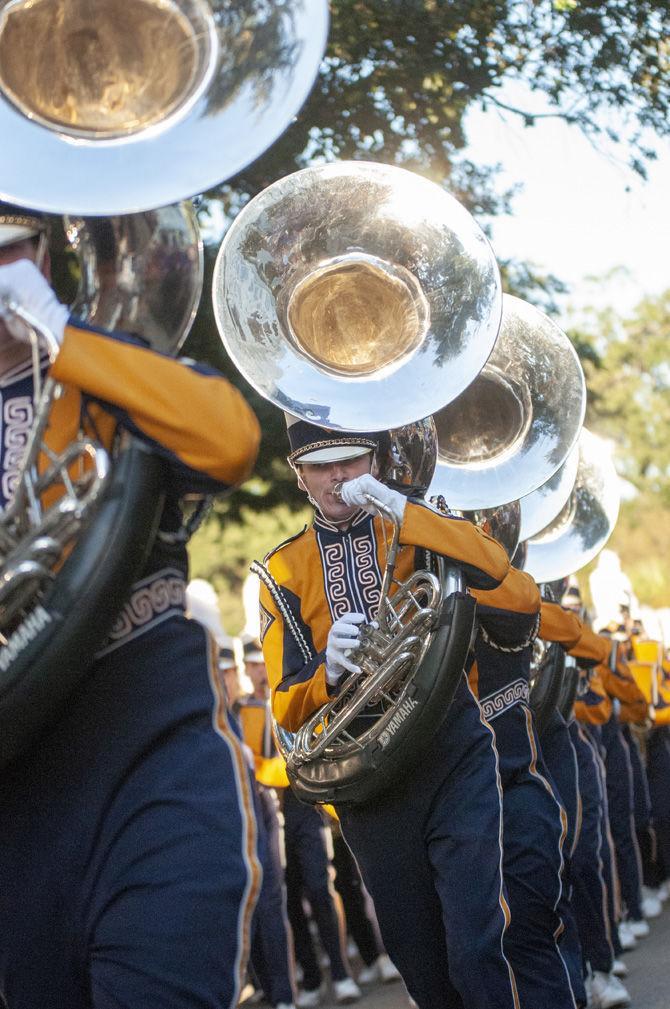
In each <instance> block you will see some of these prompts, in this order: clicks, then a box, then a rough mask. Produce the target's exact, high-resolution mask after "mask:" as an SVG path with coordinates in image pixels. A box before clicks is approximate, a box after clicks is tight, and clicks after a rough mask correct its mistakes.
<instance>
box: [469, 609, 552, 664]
mask: <svg viewBox="0 0 670 1009" xmlns="http://www.w3.org/2000/svg"><path fill="white" fill-rule="evenodd" d="M479 631H480V633H481V636H482V637H483V639H484V641H485V642H486V644H487V645H490V647H491V648H495V650H496V651H497V652H507V653H508V654H510V655H513V654H515V653H516V652H522V651H523V650H524V648H528V647H529V645H532V643H533V642H534V641H535V638H536V637H537V635H538V633H539V631H540V612H539V610H538V613H537V615H536V617H535V621H534V623H533V626H532V628H531V630H530V633H529V635H528V637H527V638H526V640H525V641H523V642H522V643H521V644H520V645H501V644H499V642H497V641H494V640H493V638H492V637H490V635H489V633H488V631H487V630H486V628H485V627H484V625H483V624H480V625H479Z"/></svg>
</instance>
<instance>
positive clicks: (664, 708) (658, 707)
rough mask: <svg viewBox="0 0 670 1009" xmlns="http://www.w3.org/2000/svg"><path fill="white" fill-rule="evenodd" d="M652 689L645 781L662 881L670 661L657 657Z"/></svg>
mask: <svg viewBox="0 0 670 1009" xmlns="http://www.w3.org/2000/svg"><path fill="white" fill-rule="evenodd" d="M653 676H654V678H655V683H656V690H655V691H654V694H655V696H653V697H652V699H653V704H652V706H651V707H650V716H651V719H652V727H651V729H650V730H649V733H648V736H647V780H648V782H649V793H650V798H651V806H652V815H653V821H654V829H655V831H656V837H657V839H658V856H657V857H658V863H659V870H660V875H661V877H662V880H668V879H669V878H670V789H669V788H668V782H669V781H670V662H668V661H667V659H665V658H661V661H660V662H657V663H655V665H654V669H653Z"/></svg>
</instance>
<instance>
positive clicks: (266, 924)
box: [233, 640, 294, 1009]
mask: <svg viewBox="0 0 670 1009" xmlns="http://www.w3.org/2000/svg"><path fill="white" fill-rule="evenodd" d="M243 653H244V670H245V672H246V674H247V677H248V678H249V680H250V681H251V686H252V692H251V694H245V695H243V696H241V697H239V698H238V699H237V701H236V703H235V704H234V706H233V710H234V712H235V715H236V716H237V719H238V721H239V723H240V729H241V732H242V738H243V739H244V742H245V743H246V745H247V746H248V747H249V748H250V750H251V753H252V754H253V760H254V771H255V777H256V792H257V796H258V820H259V828H260V827H261V824H262V829H260V830H259V833H260V834H262V837H263V846H262V854H263V856H264V857H263V858H262V863H263V885H262V887H261V891H260V894H259V897H258V904H257V905H256V913H255V916H254V929H253V939H252V943H251V965H252V967H253V971H254V973H255V975H256V977H257V978H258V981H259V983H260V985H261V988H262V989H263V992H264V993H265V996H266V998H267V999H268V1001H269V1003H270V1005H271V1006H274V1007H275V1009H294V1007H293V998H294V995H293V978H292V976H291V975H292V971H291V960H290V953H289V939H288V920H287V917H286V900H285V896H284V872H283V868H282V859H281V853H280V837H279V835H280V829H279V818H278V815H277V794H276V792H275V788H284V787H286V786H287V785H288V778H287V777H286V770H285V768H284V761H283V760H282V758H281V757H280V756H279V755H278V754H277V752H276V748H275V746H274V740H273V737H272V717H271V714H270V709H269V705H268V683H267V675H266V672H265V664H264V662H263V655H262V653H261V651H260V645H259V644H258V643H257V642H255V641H253V640H247V641H244V642H243ZM259 850H261V846H260V845H259Z"/></svg>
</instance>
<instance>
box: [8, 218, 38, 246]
mask: <svg viewBox="0 0 670 1009" xmlns="http://www.w3.org/2000/svg"><path fill="white" fill-rule="evenodd" d="M39 233H40V229H39V228H38V227H34V228H33V227H29V226H28V225H25V224H2V223H1V222H0V249H4V248H5V246H7V245H14V243H15V242H24V241H25V240H26V239H27V238H34V237H35V236H36V235H39Z"/></svg>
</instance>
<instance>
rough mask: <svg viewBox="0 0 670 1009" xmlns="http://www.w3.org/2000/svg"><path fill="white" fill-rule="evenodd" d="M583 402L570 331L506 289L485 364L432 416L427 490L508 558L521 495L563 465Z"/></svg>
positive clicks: (580, 418) (516, 533) (581, 380)
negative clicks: (433, 460)
mask: <svg viewBox="0 0 670 1009" xmlns="http://www.w3.org/2000/svg"><path fill="white" fill-rule="evenodd" d="M585 409H586V385H585V382H584V374H583V372H582V368H581V365H580V363H579V358H578V357H577V354H576V352H575V350H574V348H573V346H572V344H571V343H570V341H569V340H568V338H567V336H566V335H565V334H564V333H563V332H562V330H561V329H560V328H559V327H558V326H557V325H556V324H555V323H554V322H553V321H552V320H551V319H549V318H548V316H546V315H545V314H544V313H543V312H540V311H539V309H537V308H535V307H533V306H532V305H530V304H528V303H527V302H525V301H522V300H521V299H519V298H515V297H512V296H511V295H508V294H505V295H504V296H503V314H502V323H501V327H500V333H499V335H498V339H497V341H496V344H495V346H494V348H493V351H492V353H491V356H490V358H489V359H488V361H487V363H486V365H485V366H484V368H483V369H482V371H481V372H480V373H479V374H478V375H477V377H476V378H475V379H474V381H473V382H472V383H471V384H470V385H469V386H468V388H467V389H465V391H464V392H463V393H462V394H461V395H460V396H459V397H458V398H457V399H454V400H452V401H450V402H449V403H447V405H446V406H445V407H443V408H442V409H441V410H439V411H438V412H437V413H436V414H434V420H435V424H436V428H437V438H438V454H437V465H436V468H435V475H434V477H433V480H432V483H431V485H430V488H429V491H428V496H429V497H435V498H441V499H443V500H444V502H445V503H446V505H447V506H448V508H449V509H450V510H452V511H456V512H459V513H462V514H465V515H467V516H468V517H469V518H471V519H472V520H473V521H475V522H476V523H477V524H478V525H482V526H483V527H484V528H486V529H487V531H488V532H490V533H491V535H493V536H495V538H496V539H499V540H500V541H501V542H502V543H503V545H504V546H505V548H506V550H507V552H508V554H509V555H510V556H512V554H513V553H514V551H515V549H516V546H517V543H518V541H519V536H520V529H521V506H520V504H519V499H522V500H523V498H524V495H528V494H531V492H534V491H536V490H537V488H539V487H541V486H543V485H545V483H546V481H547V480H549V479H550V478H552V477H553V475H554V474H555V473H556V472H557V470H559V469H560V467H561V466H563V464H564V463H565V460H566V457H567V456H568V455H569V454H570V452H571V451H572V449H573V446H574V445H575V443H576V441H577V438H578V436H579V431H580V429H581V426H582V423H583V420H584V412H585Z"/></svg>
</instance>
